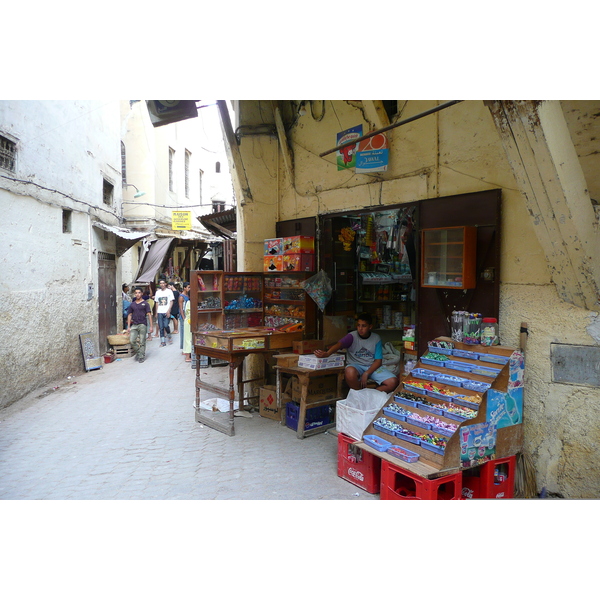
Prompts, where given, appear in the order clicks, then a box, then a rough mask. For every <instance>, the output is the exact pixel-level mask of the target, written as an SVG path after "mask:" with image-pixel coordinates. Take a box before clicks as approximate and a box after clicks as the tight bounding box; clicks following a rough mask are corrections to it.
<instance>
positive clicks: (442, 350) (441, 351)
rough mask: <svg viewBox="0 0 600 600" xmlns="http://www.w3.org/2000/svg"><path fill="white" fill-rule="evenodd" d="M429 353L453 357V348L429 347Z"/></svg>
mask: <svg viewBox="0 0 600 600" xmlns="http://www.w3.org/2000/svg"><path fill="white" fill-rule="evenodd" d="M427 347H428V348H429V352H436V353H437V354H446V355H447V356H451V355H452V348H438V347H437V346H427Z"/></svg>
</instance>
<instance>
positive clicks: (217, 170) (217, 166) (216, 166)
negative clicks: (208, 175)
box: [215, 162, 221, 173]
mask: <svg viewBox="0 0 600 600" xmlns="http://www.w3.org/2000/svg"><path fill="white" fill-rule="evenodd" d="M220 172H221V163H220V162H217V164H216V165H215V173H220Z"/></svg>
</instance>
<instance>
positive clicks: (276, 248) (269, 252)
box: [263, 238, 283, 256]
mask: <svg viewBox="0 0 600 600" xmlns="http://www.w3.org/2000/svg"><path fill="white" fill-rule="evenodd" d="M263 254H264V255H265V256H277V255H279V254H283V238H270V239H267V240H265V249H264V252H263Z"/></svg>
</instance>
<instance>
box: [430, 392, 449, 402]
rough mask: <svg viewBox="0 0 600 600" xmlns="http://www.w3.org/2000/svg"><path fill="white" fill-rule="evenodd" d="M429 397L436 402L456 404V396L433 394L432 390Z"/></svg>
mask: <svg viewBox="0 0 600 600" xmlns="http://www.w3.org/2000/svg"><path fill="white" fill-rule="evenodd" d="M427 395H428V396H431V397H432V398H435V399H436V400H443V401H444V402H454V396H446V395H445V394H440V393H439V392H432V391H431V390H430V391H428V392H427Z"/></svg>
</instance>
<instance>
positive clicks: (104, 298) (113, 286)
mask: <svg viewBox="0 0 600 600" xmlns="http://www.w3.org/2000/svg"><path fill="white" fill-rule="evenodd" d="M99 254H100V257H99V260H98V349H99V351H100V354H101V355H102V354H104V353H105V352H107V350H108V340H107V339H106V338H107V336H109V335H114V334H115V333H117V264H116V260H115V255H114V254H108V253H106V252H100V253H99Z"/></svg>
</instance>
